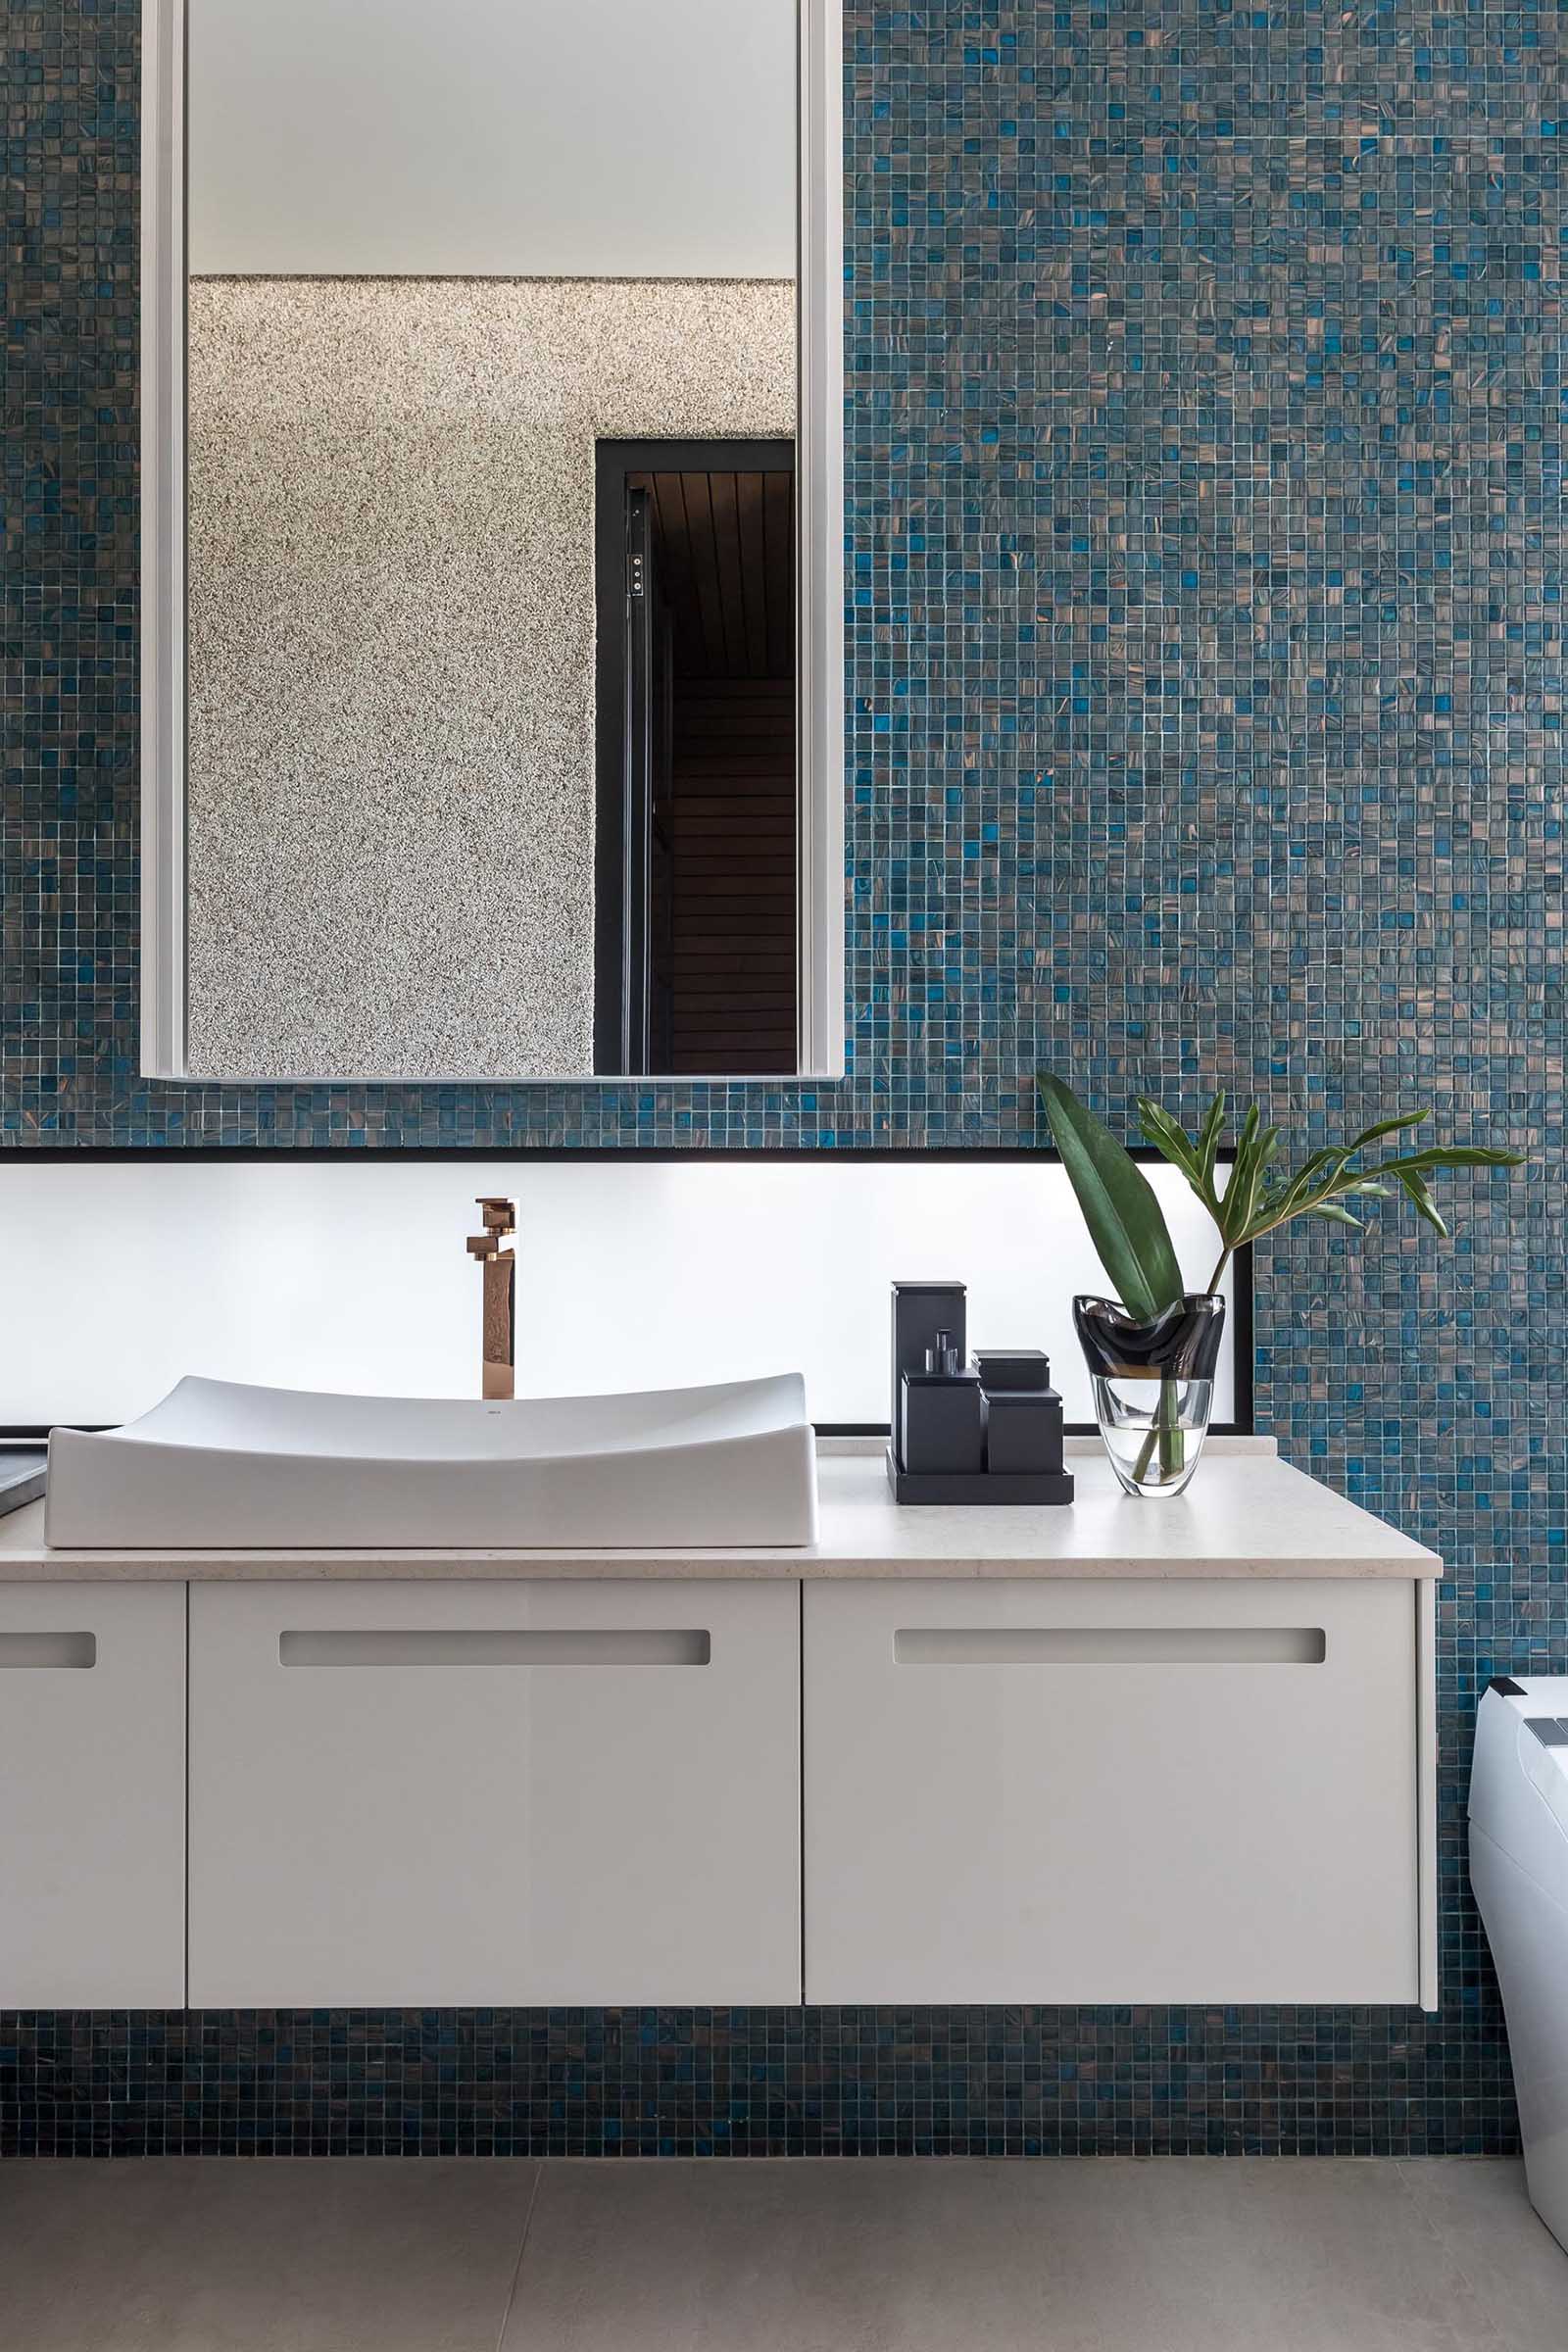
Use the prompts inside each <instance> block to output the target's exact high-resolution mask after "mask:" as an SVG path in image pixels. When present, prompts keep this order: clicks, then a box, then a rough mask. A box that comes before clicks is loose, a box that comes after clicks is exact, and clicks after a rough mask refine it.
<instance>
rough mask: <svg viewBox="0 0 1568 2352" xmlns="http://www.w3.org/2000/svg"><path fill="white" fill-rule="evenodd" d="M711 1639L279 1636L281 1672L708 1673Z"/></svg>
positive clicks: (446, 1633)
mask: <svg viewBox="0 0 1568 2352" xmlns="http://www.w3.org/2000/svg"><path fill="white" fill-rule="evenodd" d="M712 1648H713V1642H712V1637H711V1634H707V1633H698V1632H684V1631H680V1630H673V1631H671V1630H666V1628H664V1627H663V1626H651V1627H647V1628H640V1627H628V1628H626V1629H625V1630H624V1631H620V1632H611V1631H606V1632H603V1633H598V1632H583V1633H572V1632H566V1631H564V1630H563V1631H561V1632H557V1631H556V1630H555V1629H554V1628H544V1627H539V1628H535V1627H531V1626H498V1627H495V1628H493V1629H492V1628H487V1627H481V1626H476V1627H473V1628H472V1629H469V1628H467V1627H464V1626H444V1627H441V1628H438V1629H435V1630H432V1631H415V1630H407V1631H394V1630H392V1629H391V1628H388V1629H387V1630H386V1631H385V1632H367V1633H316V1632H301V1633H289V1634H280V1635H279V1636H278V1642H277V1655H278V1661H279V1663H280V1664H281V1665H284V1666H706V1665H707V1664H708V1663H709V1660H710V1658H711V1655H712Z"/></svg>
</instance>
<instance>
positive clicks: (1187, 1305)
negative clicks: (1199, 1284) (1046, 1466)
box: [1072, 1292, 1225, 1495]
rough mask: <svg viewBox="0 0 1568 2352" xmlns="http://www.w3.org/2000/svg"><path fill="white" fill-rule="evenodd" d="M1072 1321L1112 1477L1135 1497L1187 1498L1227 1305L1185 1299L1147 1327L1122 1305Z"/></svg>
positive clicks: (1092, 1308)
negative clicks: (1093, 1393)
mask: <svg viewBox="0 0 1568 2352" xmlns="http://www.w3.org/2000/svg"><path fill="white" fill-rule="evenodd" d="M1072 1313H1073V1323H1074V1325H1075V1327H1076V1329H1077V1333H1078V1340H1079V1345H1080V1346H1081V1347H1082V1348H1083V1351H1084V1361H1085V1363H1086V1364H1087V1365H1088V1367H1089V1373H1090V1378H1091V1380H1092V1382H1093V1385H1094V1392H1095V1413H1096V1417H1097V1418H1098V1420H1099V1422H1100V1434H1101V1437H1102V1438H1103V1441H1104V1446H1105V1451H1106V1453H1107V1454H1108V1455H1109V1457H1110V1466H1111V1468H1112V1470H1114V1471H1115V1473H1116V1476H1117V1478H1118V1479H1119V1480H1120V1482H1121V1485H1122V1486H1123V1488H1124V1489H1125V1490H1126V1492H1127V1493H1128V1494H1129V1495H1179V1494H1180V1493H1181V1491H1182V1489H1183V1488H1184V1487H1185V1486H1186V1484H1187V1482H1188V1480H1189V1479H1190V1478H1191V1477H1192V1475H1193V1472H1194V1471H1195V1470H1196V1469H1197V1468H1198V1457H1199V1455H1200V1454H1201V1452H1202V1450H1203V1440H1204V1439H1205V1438H1206V1437H1207V1435H1208V1417H1209V1414H1210V1412H1211V1411H1212V1409H1213V1401H1214V1371H1215V1367H1216V1365H1217V1364H1218V1361H1219V1344H1220V1337H1221V1334H1222V1333H1223V1331H1224V1328H1225V1301H1224V1299H1217V1298H1212V1297H1210V1296H1209V1295H1208V1294H1207V1293H1206V1292H1205V1293H1201V1294H1198V1295H1196V1296H1193V1297H1189V1298H1186V1299H1177V1300H1176V1302H1175V1304H1174V1305H1172V1306H1168V1307H1166V1308H1165V1310H1164V1312H1163V1313H1162V1314H1159V1315H1155V1316H1153V1317H1152V1319H1151V1320H1149V1321H1145V1322H1140V1321H1139V1319H1138V1318H1137V1316H1135V1315H1130V1314H1129V1313H1128V1311H1127V1309H1126V1307H1124V1306H1123V1305H1122V1304H1121V1302H1120V1301H1119V1300H1118V1299H1074V1300H1073V1302H1072Z"/></svg>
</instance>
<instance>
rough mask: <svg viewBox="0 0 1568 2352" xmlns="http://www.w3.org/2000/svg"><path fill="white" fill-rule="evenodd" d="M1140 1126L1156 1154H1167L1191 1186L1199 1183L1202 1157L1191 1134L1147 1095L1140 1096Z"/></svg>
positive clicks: (1138, 1104)
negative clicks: (1200, 1157)
mask: <svg viewBox="0 0 1568 2352" xmlns="http://www.w3.org/2000/svg"><path fill="white" fill-rule="evenodd" d="M1135 1108H1136V1109H1137V1112H1138V1124H1139V1126H1140V1127H1142V1129H1143V1131H1144V1133H1145V1135H1146V1136H1147V1137H1148V1138H1149V1141H1150V1142H1151V1143H1152V1145H1153V1147H1154V1149H1155V1151H1156V1152H1163V1154H1164V1156H1165V1157H1166V1158H1167V1159H1168V1160H1169V1161H1170V1163H1171V1165H1172V1167H1175V1168H1180V1170H1181V1172H1182V1174H1183V1175H1184V1176H1185V1177H1186V1179H1187V1181H1188V1183H1189V1184H1192V1185H1196V1184H1197V1182H1198V1153H1197V1152H1195V1151H1194V1149H1193V1146H1192V1144H1191V1142H1190V1141H1189V1140H1188V1135H1187V1130H1186V1128H1185V1127H1183V1126H1182V1125H1181V1124H1180V1122H1179V1121H1178V1120H1176V1119H1173V1118H1172V1117H1171V1115H1170V1112H1169V1111H1168V1110H1161V1109H1160V1107H1159V1104H1158V1103H1152V1102H1151V1101H1150V1099H1149V1097H1148V1096H1147V1095H1140V1096H1139V1098H1138V1101H1137V1103H1136V1104H1135Z"/></svg>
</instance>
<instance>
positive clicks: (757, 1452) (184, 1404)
mask: <svg viewBox="0 0 1568 2352" xmlns="http://www.w3.org/2000/svg"><path fill="white" fill-rule="evenodd" d="M815 1535H816V1451H815V1443H814V1439H813V1436H812V1431H811V1426H810V1423H809V1421H808V1420H807V1418H806V1383H805V1381H804V1380H803V1379H802V1378H801V1376H800V1374H799V1373H797V1372H790V1373H783V1374H781V1375H779V1377H777V1378H776V1379H771V1380H741V1381H733V1382H730V1383H728V1384H727V1385H725V1386H723V1387H715V1388H706V1389H660V1390H654V1391H652V1392H650V1393H649V1394H647V1395H644V1396H629V1397H534V1398H528V1399H519V1400H517V1401H516V1402H515V1403H505V1404H501V1403H489V1402H486V1403H479V1402H477V1401H475V1402H472V1403H470V1402H468V1401H466V1399H462V1398H458V1399H453V1398H445V1397H431V1398H425V1397H330V1396H312V1395H310V1394H308V1393H306V1392H303V1391H299V1390H293V1389H259V1388H247V1387H243V1386H240V1385H239V1384H237V1383H235V1382H231V1381H223V1380H182V1381H181V1382H180V1383H179V1385H178V1387H177V1388H175V1389H173V1390H172V1391H171V1393H170V1395H169V1396H167V1397H165V1398H164V1400H163V1402H162V1403H161V1404H158V1405H155V1406H154V1407H153V1409H152V1411H151V1412H149V1413H144V1414H143V1415H142V1417H141V1419H140V1420H139V1421H132V1422H129V1423H127V1425H126V1426H125V1427H124V1428H123V1429H117V1430H112V1431H109V1432H106V1433H104V1434H102V1435H99V1436H92V1435H89V1434H88V1433H87V1432H86V1431H84V1430H79V1429H57V1430H56V1431H55V1432H54V1433H53V1435H52V1437H51V1438H50V1441H49V1493H48V1503H47V1510H46V1518H45V1537H46V1540H47V1542H48V1543H50V1544H54V1545H56V1546H57V1547H67V1548H72V1549H82V1548H100V1547H114V1548H117V1549H118V1548H121V1547H124V1548H127V1549H145V1548H147V1547H149V1546H158V1547H166V1546H167V1547H169V1548H172V1549H175V1550H177V1549H179V1548H181V1547H182V1546H185V1547H188V1546H190V1545H196V1544H199V1545H203V1546H211V1547H217V1548H221V1549H224V1550H246V1549H255V1548H257V1547H267V1548H272V1547H277V1546H282V1547H292V1546H298V1545H312V1546H314V1545H323V1546H327V1547H330V1548H333V1549H336V1548H338V1547H340V1546H346V1545H347V1546H356V1547H359V1546H364V1545H376V1546H381V1547H392V1548H398V1549H403V1548H407V1547H409V1546H411V1545H419V1546H429V1547H434V1548H437V1549H445V1548H447V1547H448V1546H470V1545H481V1546H486V1547H488V1546H492V1545H494V1546H498V1547H504V1548H513V1547H519V1548H522V1547H527V1548H534V1547H539V1546H547V1547H549V1548H551V1549H555V1548H558V1547H559V1548H565V1547H571V1546H580V1545H586V1546H590V1547H593V1546H599V1545H603V1546H605V1547H606V1548H607V1549H616V1548H620V1547H624V1546H627V1545H638V1546H641V1545H644V1544H652V1545H686V1544H691V1545H703V1544H809V1543H811V1542H812V1541H813V1539H814V1537H815Z"/></svg>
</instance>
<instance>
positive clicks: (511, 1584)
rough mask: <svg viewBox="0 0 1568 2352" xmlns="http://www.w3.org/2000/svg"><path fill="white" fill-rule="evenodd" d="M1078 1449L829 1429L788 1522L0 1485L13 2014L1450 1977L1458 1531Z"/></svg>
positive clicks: (1033, 1993)
mask: <svg viewBox="0 0 1568 2352" xmlns="http://www.w3.org/2000/svg"><path fill="white" fill-rule="evenodd" d="M1074 1455H1075V1458H1074V1460H1073V1462H1072V1467H1073V1469H1074V1471H1075V1473H1076V1475H1077V1478H1078V1497H1079V1498H1078V1500H1077V1502H1076V1503H1075V1504H1074V1505H1073V1507H1072V1508H1070V1509H1057V1510H1044V1509H1041V1510H1036V1509H1029V1508H1023V1509H1017V1508H1013V1509H974V1508H951V1509H924V1510H899V1509H897V1508H896V1507H895V1506H894V1505H893V1504H892V1502H891V1500H890V1499H889V1497H888V1495H887V1491H886V1485H885V1480H884V1475H883V1469H882V1463H881V1460H880V1458H879V1455H878V1452H877V1450H876V1449H875V1448H874V1447H866V1448H864V1449H857V1448H855V1447H854V1446H847V1445H841V1446H834V1445H829V1446H826V1447H824V1453H823V1459H822V1461H821V1464H820V1531H819V1537H818V1541H817V1542H816V1543H815V1544H811V1545H809V1546H807V1547H804V1548H803V1547H778V1548H744V1549H722V1550H719V1549H706V1550H696V1549H692V1548H689V1547H688V1548H683V1549H667V1548H666V1549H620V1550H616V1551H613V1552H607V1551H598V1552H593V1551H587V1550H578V1551H559V1550H539V1549H531V1550H513V1551H508V1550H503V1549H497V1548H483V1549H468V1550H452V1551H445V1550H430V1549H428V1548H418V1549H412V1548H410V1549H396V1548H393V1549H389V1548H386V1547H384V1546H383V1547H377V1548H374V1549H368V1548H367V1549H359V1550H341V1551H334V1552H327V1551H321V1550H317V1551H314V1552H305V1551H277V1550H273V1551H267V1550H246V1551H223V1550H217V1549H205V1548H204V1549H199V1550H198V1549H191V1550H183V1551H180V1552H178V1553H172V1552H163V1553H161V1552H157V1551H148V1550H107V1549H95V1550H91V1551H70V1550H61V1549H49V1548H46V1547H45V1545H44V1543H43V1530H42V1510H41V1506H38V1505H32V1506H29V1507H28V1508H27V1509H26V1510H25V1511H21V1512H18V1513H16V1514H14V1515H13V1516H12V1517H11V1518H9V1519H6V1520H3V1521H0V1794H3V1802H0V2008H28V2007H47V2008H72V2007H83V2008H86V2007H96V2008H110V2007H113V2008H138V2007H150V2008H165V2007H176V2006H180V2005H185V2004H188V2005H190V2006H192V2007H244V2008H274V2007H324V2006H332V2007H366V2006H368V2007H378V2006H401V2005H412V2004H430V2005H443V2006H447V2005H450V2006H487V2005H491V2004H507V2005H533V2004H569V2005H588V2006H597V2005H616V2004H662V2005H670V2006H675V2005H679V2006H686V2005H695V2006H709V2005H730V2004H779V2005H793V2004H795V2003H797V2002H799V2001H801V2000H803V1999H804V2000H807V2001H810V2002H829V2003H865V2004H870V2003H884V2002H901V2003H902V2002H909V2003H933V2004H946V2003H966V2002H1006V2003H1021V2002H1040V2003H1084V2004H1090V2003H1100V2002H1134V2001H1136V2002H1159V2003H1163V2002H1204V2003H1206V2002H1214V2003H1219V2002H1224V2003H1244V2002H1301V2003H1317V2002H1324V2003H1361V2002H1367V2003H1397V2004H1398V2003H1414V2002H1417V2001H1419V2002H1422V2003H1424V2004H1426V2005H1428V2006H1430V2005H1432V2004H1433V2003H1435V2000H1436V1989H1437V1987H1436V1957H1435V1951H1436V1892H1435V1881H1434V1875H1433V1859H1434V1838H1435V1766H1434V1745H1433V1721H1432V1691H1433V1639H1432V1627H1433V1594H1434V1581H1433V1580H1434V1579H1435V1578H1436V1577H1437V1576H1438V1574H1439V1573H1440V1562H1439V1561H1438V1559H1437V1558H1436V1556H1435V1555H1434V1554H1433V1553H1431V1552H1429V1551H1426V1550H1424V1549H1423V1548H1422V1547H1421V1546H1420V1545H1419V1544H1413V1543H1410V1542H1408V1541H1407V1540H1406V1539H1405V1538H1403V1537H1401V1536H1398V1535H1397V1534H1395V1533H1394V1532H1393V1531H1392V1530H1391V1529H1389V1528H1388V1527H1386V1526H1384V1525H1383V1524H1382V1523H1381V1522H1380V1521H1378V1520H1376V1519H1373V1518H1371V1517H1369V1516H1368V1515H1367V1514H1366V1513H1365V1512H1364V1511H1361V1510H1359V1509H1357V1508H1356V1507H1355V1506H1354V1505H1352V1504H1350V1503H1348V1502H1346V1501H1344V1500H1343V1499H1342V1498H1340V1497H1339V1496H1337V1495H1333V1494H1331V1493H1330V1492H1329V1491H1328V1490H1327V1489H1326V1488H1323V1487H1321V1486H1318V1485H1317V1484H1315V1483H1314V1482H1313V1481H1312V1480H1310V1479H1307V1478H1305V1477H1303V1476H1302V1475H1301V1474H1300V1473H1299V1472H1298V1471H1295V1470H1292V1469H1290V1468H1288V1467H1287V1466H1286V1465H1285V1464H1284V1463H1282V1462H1280V1461H1279V1460H1278V1459H1277V1458H1276V1456H1275V1454H1274V1451H1273V1447H1272V1444H1271V1442H1270V1441H1267V1440H1260V1439H1229V1440H1227V1439H1216V1440H1213V1441H1211V1443H1210V1447H1209V1451H1208V1453H1207V1455H1206V1456H1205V1458H1204V1461H1203V1465H1202V1468H1201V1474H1200V1476H1199V1478H1198V1479H1197V1481H1196V1482H1195V1484H1194V1486H1193V1487H1192V1489H1191V1490H1190V1491H1189V1493H1188V1494H1187V1495H1184V1496H1182V1497H1181V1498H1180V1499H1178V1500H1176V1501H1170V1502H1162V1503H1154V1502H1139V1501H1134V1500H1131V1499H1129V1498H1128V1497H1126V1496H1123V1495H1121V1494H1120V1493H1119V1492H1118V1491H1116V1490H1115V1488H1114V1485H1113V1482H1112V1480H1111V1477H1110V1473H1109V1471H1108V1468H1107V1467H1106V1465H1105V1464H1104V1462H1103V1459H1102V1458H1101V1456H1100V1454H1099V1450H1098V1447H1096V1446H1091V1445H1088V1444H1084V1445H1082V1446H1077V1447H1075V1448H1074ZM7 1670H9V1671H7Z"/></svg>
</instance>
